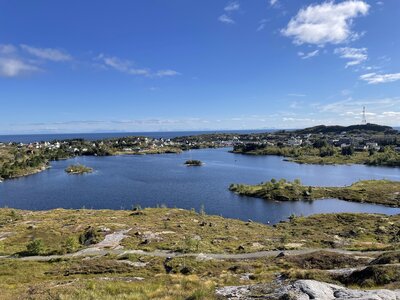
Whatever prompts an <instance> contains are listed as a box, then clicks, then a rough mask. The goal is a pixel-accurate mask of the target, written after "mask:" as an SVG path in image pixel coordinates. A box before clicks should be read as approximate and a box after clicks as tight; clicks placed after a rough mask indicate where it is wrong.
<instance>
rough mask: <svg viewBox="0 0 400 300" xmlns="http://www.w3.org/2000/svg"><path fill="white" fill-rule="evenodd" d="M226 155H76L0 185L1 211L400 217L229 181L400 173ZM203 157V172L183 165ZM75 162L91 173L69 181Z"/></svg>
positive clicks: (330, 181)
mask: <svg viewBox="0 0 400 300" xmlns="http://www.w3.org/2000/svg"><path fill="white" fill-rule="evenodd" d="M228 150H229V149H202V150H191V151H187V152H184V153H182V154H163V155H142V156H112V157H78V158H74V159H70V160H67V161H58V162H52V164H51V165H52V168H51V169H49V170H46V171H44V172H42V173H39V174H36V175H32V176H28V177H23V178H19V179H14V180H8V181H5V182H3V183H0V206H2V207H4V206H8V207H13V208H21V209H32V210H43V209H52V208H60V207H63V208H82V207H86V208H95V209H99V208H110V209H129V208H131V207H132V206H133V205H136V204H140V205H141V206H142V207H155V206H157V205H161V204H165V205H166V206H168V207H179V208H185V209H191V208H195V209H196V210H199V209H200V208H201V206H202V205H204V208H205V210H206V212H207V213H209V214H216V215H222V216H224V217H232V218H239V219H242V220H247V219H252V220H254V221H259V222H264V223H265V222H267V221H269V222H271V223H276V222H278V221H280V220H283V219H286V218H287V217H289V216H290V215H291V214H296V215H310V214H315V213H330V212H371V213H372V212H373V213H386V214H398V213H400V209H398V208H389V207H384V206H380V205H370V204H360V203H351V202H345V201H341V200H336V199H329V200H317V201H296V202H276V201H266V200H262V199H256V198H247V197H240V196H237V195H235V194H234V193H232V192H230V191H229V190H228V187H229V185H230V184H231V183H248V184H257V183H260V182H262V181H266V180H270V179H271V178H276V179H280V178H286V179H288V180H293V179H295V178H299V179H301V181H302V182H303V183H304V184H306V185H321V186H336V185H349V184H351V183H352V182H354V181H357V180H360V179H383V178H386V179H391V180H400V168H385V167H368V166H363V165H353V166H320V165H300V164H296V163H290V162H285V161H283V160H282V158H281V157H276V156H245V155H238V154H231V153H229V152H228ZM187 159H199V160H201V161H203V162H204V163H205V165H204V166H202V167H186V166H184V165H183V163H184V162H185V161H186V160H187ZM72 163H81V164H84V165H87V166H89V167H92V168H94V169H95V172H94V173H92V174H87V175H68V174H66V173H65V172H64V169H65V168H66V167H67V166H68V165H69V164H72Z"/></svg>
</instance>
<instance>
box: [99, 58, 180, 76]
mask: <svg viewBox="0 0 400 300" xmlns="http://www.w3.org/2000/svg"><path fill="white" fill-rule="evenodd" d="M96 60H98V61H101V62H102V64H103V66H104V67H106V68H112V69H114V70H117V71H119V72H123V73H127V74H130V75H139V76H146V77H170V76H177V75H180V73H179V72H177V71H175V70H169V69H167V70H159V71H154V72H153V71H151V70H150V69H146V68H136V67H135V66H134V63H133V62H132V61H129V60H122V59H120V58H118V57H115V56H105V55H104V54H100V55H99V56H98V57H97V58H96Z"/></svg>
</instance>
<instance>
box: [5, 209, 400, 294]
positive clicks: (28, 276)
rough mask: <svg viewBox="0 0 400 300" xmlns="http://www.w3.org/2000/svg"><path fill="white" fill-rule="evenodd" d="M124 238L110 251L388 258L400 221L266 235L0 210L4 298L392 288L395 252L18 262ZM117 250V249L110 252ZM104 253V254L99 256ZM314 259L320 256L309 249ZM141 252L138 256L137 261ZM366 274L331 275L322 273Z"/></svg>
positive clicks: (239, 228) (364, 220) (158, 220)
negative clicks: (308, 286)
mask: <svg viewBox="0 0 400 300" xmlns="http://www.w3.org/2000/svg"><path fill="white" fill-rule="evenodd" d="M123 229H131V230H130V231H129V232H127V233H126V237H125V238H124V239H123V240H122V241H121V242H120V245H118V247H120V246H122V247H124V250H129V249H140V250H143V251H145V252H147V251H152V250H156V249H159V250H172V251H178V252H180V253H200V252H201V253H205V254H207V253H243V252H256V251H261V250H273V249H281V250H285V249H307V248H308V249H310V248H312V249H320V248H325V249H330V248H337V249H350V250H364V251H367V250H391V251H394V250H396V249H399V246H400V216H399V215H398V216H384V215H371V214H328V215H315V216H311V217H292V218H291V219H290V220H289V221H288V222H283V223H279V224H276V225H274V226H267V225H263V224H258V223H254V222H243V221H239V220H232V219H224V218H222V217H218V216H208V215H206V214H205V213H204V212H201V213H196V212H194V211H186V210H181V209H167V208H159V209H140V208H136V209H135V210H131V211H109V210H83V209H82V210H61V209H60V210H52V211H38V212H36V211H35V212H33V211H19V210H11V209H1V210H0V255H13V256H14V258H1V259H0V289H1V295H2V299H16V298H20V299H214V290H215V287H217V286H226V285H241V284H255V283H268V282H272V281H274V280H275V278H276V276H278V275H279V274H282V275H284V276H285V277H286V278H289V279H297V278H314V279H319V280H324V281H328V282H335V283H341V284H347V285H349V286H352V287H354V286H355V287H357V286H358V287H377V286H379V287H386V288H398V287H400V277H399V276H398V274H399V267H398V266H397V267H396V265H395V264H396V263H397V262H398V261H399V257H400V254H399V252H389V253H385V254H382V255H379V254H378V253H369V252H366V253H365V254H364V255H362V256H361V257H360V255H356V254H354V255H349V254H341V253H331V252H319V253H311V254H301V255H295V256H293V255H290V256H287V255H285V256H279V257H277V258H276V257H274V256H273V257H259V258H254V259H241V260H235V259H208V258H207V256H204V257H203V258H202V256H199V257H177V258H171V259H169V258H163V257H152V256H146V255H141V254H140V253H138V254H121V255H117V254H106V255H104V256H99V255H96V256H92V257H90V256H89V257H85V258H83V257H73V256H69V257H65V258H57V259H52V260H50V261H43V262H40V261H30V260H21V259H19V258H18V257H26V256H28V257H27V258H28V259H29V255H49V254H63V253H75V252H76V251H79V250H82V249H91V248H93V247H100V246H97V245H99V244H97V243H99V242H101V241H103V240H104V237H105V236H107V235H108V234H110V233H113V232H116V231H120V230H123ZM118 247H116V249H117V248H118ZM102 249H105V250H107V249H108V248H102ZM316 251H320V250H316ZM145 252H144V253H145ZM362 266H367V267H368V268H369V269H368V272H367V271H364V272H361V273H359V274H358V273H356V274H353V273H352V274H350V275H348V276H344V275H342V276H338V275H337V274H336V273H334V272H333V273H332V272H327V271H324V270H328V269H337V268H348V267H362Z"/></svg>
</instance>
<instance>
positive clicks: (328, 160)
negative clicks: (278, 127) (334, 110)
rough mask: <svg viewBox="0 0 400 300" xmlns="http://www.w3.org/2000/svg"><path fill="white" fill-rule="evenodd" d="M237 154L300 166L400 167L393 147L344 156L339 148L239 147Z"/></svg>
mask: <svg viewBox="0 0 400 300" xmlns="http://www.w3.org/2000/svg"><path fill="white" fill-rule="evenodd" d="M232 153H236V154H246V155H278V156H283V157H285V159H286V160H288V161H293V162H296V163H300V164H320V165H334V164H338V165H340V164H365V165H370V166H388V167H398V166H400V153H399V152H396V151H394V150H393V148H391V147H386V148H385V149H384V150H382V151H381V152H378V151H374V152H368V151H360V152H353V153H351V154H349V155H343V154H342V153H341V149H340V148H339V147H325V148H314V147H311V146H305V147H303V146H298V147H277V146H265V147H260V148H256V149H252V150H246V149H245V148H241V147H237V148H236V149H234V150H233V151H232Z"/></svg>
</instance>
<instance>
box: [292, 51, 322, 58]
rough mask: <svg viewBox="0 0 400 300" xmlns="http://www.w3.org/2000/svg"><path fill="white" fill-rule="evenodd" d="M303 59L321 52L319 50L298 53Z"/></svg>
mask: <svg viewBox="0 0 400 300" xmlns="http://www.w3.org/2000/svg"><path fill="white" fill-rule="evenodd" d="M297 54H298V55H299V56H300V57H301V58H302V59H308V58H311V57H314V56H317V55H318V54H319V50H315V51H311V52H309V53H304V52H299V53H297Z"/></svg>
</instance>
